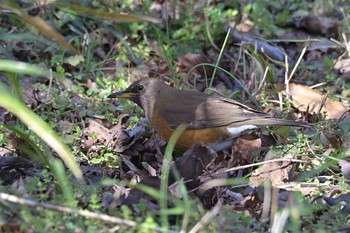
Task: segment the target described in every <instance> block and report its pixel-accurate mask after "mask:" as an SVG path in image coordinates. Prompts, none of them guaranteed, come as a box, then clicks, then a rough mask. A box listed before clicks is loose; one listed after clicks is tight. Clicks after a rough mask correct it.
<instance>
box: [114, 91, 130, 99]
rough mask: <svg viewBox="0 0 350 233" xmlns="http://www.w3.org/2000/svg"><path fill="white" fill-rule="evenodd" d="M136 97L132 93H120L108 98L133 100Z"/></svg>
mask: <svg viewBox="0 0 350 233" xmlns="http://www.w3.org/2000/svg"><path fill="white" fill-rule="evenodd" d="M133 96H134V94H133V93H131V92H126V91H118V92H114V93H112V94H110V95H109V96H107V98H122V99H132V97H133Z"/></svg>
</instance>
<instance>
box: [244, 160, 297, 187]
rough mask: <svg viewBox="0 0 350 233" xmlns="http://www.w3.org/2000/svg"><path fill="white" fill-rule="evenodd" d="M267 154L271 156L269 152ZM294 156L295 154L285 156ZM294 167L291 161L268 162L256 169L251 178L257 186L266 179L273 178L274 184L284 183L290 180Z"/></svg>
mask: <svg viewBox="0 0 350 233" xmlns="http://www.w3.org/2000/svg"><path fill="white" fill-rule="evenodd" d="M270 155H271V154H270ZM266 156H267V157H269V154H267V155H266ZM293 157H294V156H293V155H287V156H285V158H286V159H288V158H290V159H292V158H293ZM292 167H293V163H291V162H289V161H286V162H271V163H266V164H264V165H263V166H262V167H260V168H258V169H256V170H255V171H254V172H253V174H252V175H251V177H250V178H249V180H250V182H251V183H252V184H253V185H255V186H258V185H259V184H260V183H261V182H263V181H264V179H269V180H271V183H272V184H273V185H274V186H276V185H280V184H284V183H286V182H289V181H290V177H291V174H290V172H291V170H292Z"/></svg>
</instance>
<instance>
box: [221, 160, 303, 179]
mask: <svg viewBox="0 0 350 233" xmlns="http://www.w3.org/2000/svg"><path fill="white" fill-rule="evenodd" d="M273 162H296V163H307V162H308V161H306V160H300V159H272V160H268V161H263V162H259V163H252V164H248V165H244V166H239V167H233V168H229V169H226V170H224V171H219V172H217V173H215V175H218V174H222V173H226V172H232V171H237V170H241V169H245V168H250V167H255V166H260V165H263V164H266V163H273Z"/></svg>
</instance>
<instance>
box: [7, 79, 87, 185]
mask: <svg viewBox="0 0 350 233" xmlns="http://www.w3.org/2000/svg"><path fill="white" fill-rule="evenodd" d="M0 106H2V107H3V108H5V109H7V110H8V111H9V112H11V113H13V114H15V115H16V116H17V117H18V118H19V119H20V120H21V121H22V122H23V123H24V124H26V125H27V126H28V128H30V129H31V130H33V131H34V132H35V133H36V134H37V135H38V136H39V137H40V138H42V140H44V141H45V142H46V143H47V144H48V145H49V146H50V147H51V148H52V149H53V150H54V151H56V152H57V154H58V155H59V156H60V157H61V159H62V160H63V161H64V162H65V164H66V165H67V167H68V168H69V169H70V170H71V171H72V173H73V174H74V176H75V177H76V178H78V179H82V178H83V175H82V172H81V171H80V169H79V167H78V165H77V163H76V162H75V159H74V157H73V155H72V154H71V153H70V151H69V150H68V148H67V147H66V146H65V145H64V144H63V143H62V142H61V140H60V138H59V137H58V135H57V134H56V133H55V132H54V131H53V130H52V129H51V127H50V126H49V125H48V124H47V123H46V122H45V121H43V120H42V119H41V118H40V117H39V116H38V115H36V114H35V113H34V112H33V111H31V110H30V109H29V108H28V107H27V106H26V105H25V104H24V103H22V102H20V101H19V100H18V99H16V98H14V97H12V96H11V94H10V93H9V91H8V90H7V89H6V87H5V85H4V84H3V83H0Z"/></svg>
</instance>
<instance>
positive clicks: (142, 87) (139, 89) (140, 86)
mask: <svg viewBox="0 0 350 233" xmlns="http://www.w3.org/2000/svg"><path fill="white" fill-rule="evenodd" d="M137 90H138V91H139V92H141V91H143V90H145V87H144V86H143V85H138V86H137Z"/></svg>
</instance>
